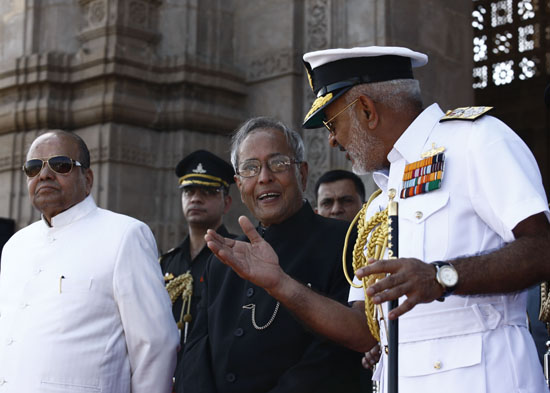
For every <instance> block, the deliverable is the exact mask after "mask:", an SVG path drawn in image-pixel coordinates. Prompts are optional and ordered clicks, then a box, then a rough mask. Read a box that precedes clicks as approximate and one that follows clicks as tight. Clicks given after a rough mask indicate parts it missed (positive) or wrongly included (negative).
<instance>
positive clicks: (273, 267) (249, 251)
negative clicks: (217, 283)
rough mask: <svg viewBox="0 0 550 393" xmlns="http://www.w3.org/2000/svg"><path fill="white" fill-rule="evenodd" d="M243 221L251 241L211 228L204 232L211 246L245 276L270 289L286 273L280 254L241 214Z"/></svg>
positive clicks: (242, 223) (215, 252)
mask: <svg viewBox="0 0 550 393" xmlns="http://www.w3.org/2000/svg"><path fill="white" fill-rule="evenodd" d="M239 225H240V226H241V228H242V230H243V232H244V234H245V235H246V236H247V237H248V239H249V240H250V243H247V242H243V241H238V240H233V239H228V238H224V237H223V236H220V235H219V234H218V233H216V231H213V230H211V229H209V230H208V231H207V233H206V235H205V236H204V239H205V240H206V244H207V245H208V248H210V250H212V252H213V253H214V254H215V255H216V256H217V257H218V258H219V259H220V261H222V262H223V263H225V264H226V265H228V266H229V267H231V268H232V269H233V270H234V271H235V273H237V274H238V275H239V276H240V277H242V278H244V279H245V280H248V281H250V282H253V283H254V284H256V285H258V286H260V287H262V288H264V289H265V290H267V291H269V290H270V289H273V288H275V287H277V286H278V285H279V284H280V281H281V279H282V277H283V276H284V272H283V270H282V269H281V267H280V266H279V258H278V257H277V254H276V253H275V251H274V250H273V248H272V247H271V246H270V245H269V244H268V243H267V242H266V241H265V240H264V239H263V238H262V237H261V236H260V235H259V234H258V232H257V231H256V229H255V228H254V225H252V223H251V222H250V220H249V219H248V218H247V217H245V216H241V217H239Z"/></svg>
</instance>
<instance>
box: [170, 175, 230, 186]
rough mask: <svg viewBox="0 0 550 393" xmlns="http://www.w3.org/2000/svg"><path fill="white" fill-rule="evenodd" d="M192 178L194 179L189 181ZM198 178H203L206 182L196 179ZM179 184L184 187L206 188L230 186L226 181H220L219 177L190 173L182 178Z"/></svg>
mask: <svg viewBox="0 0 550 393" xmlns="http://www.w3.org/2000/svg"><path fill="white" fill-rule="evenodd" d="M190 177H192V178H193V179H191V180H187V179H189V178H190ZM197 177H201V178H203V179H205V180H197V179H195V178H197ZM208 180H211V181H208ZM179 183H180V185H182V186H187V185H191V184H196V185H198V186H206V187H221V186H222V185H223V186H225V187H227V188H229V184H228V183H227V182H226V181H224V180H222V179H220V178H219V177H217V176H212V175H203V174H200V173H189V174H187V175H185V176H182V177H180V180H179Z"/></svg>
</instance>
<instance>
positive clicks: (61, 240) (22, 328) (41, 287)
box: [0, 196, 179, 393]
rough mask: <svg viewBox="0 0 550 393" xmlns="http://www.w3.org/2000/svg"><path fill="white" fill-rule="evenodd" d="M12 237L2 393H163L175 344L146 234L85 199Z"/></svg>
mask: <svg viewBox="0 0 550 393" xmlns="http://www.w3.org/2000/svg"><path fill="white" fill-rule="evenodd" d="M51 221H52V227H49V226H48V225H47V223H46V222H45V221H44V220H41V221H38V222H35V223H34V224H31V225H29V226H28V227H26V228H24V229H22V230H20V231H19V232H17V233H16V234H15V235H14V236H13V237H12V238H11V239H10V240H9V241H8V243H6V245H5V246H4V249H3V252H2V260H1V263H2V265H1V269H2V270H1V273H0V393H8V392H9V393H41V392H71V393H76V392H88V393H90V392H107V393H127V392H133V393H139V392H142V393H157V392H158V393H167V392H169V391H170V388H171V382H172V375H173V371H174V367H175V361H176V351H177V346H178V344H179V338H178V333H177V328H176V325H175V322H174V318H173V317H172V311H171V304H170V299H169V297H168V294H167V292H166V290H165V288H164V281H163V279H162V274H161V272H160V267H159V265H158V263H157V249H156V243H155V240H154V237H153V234H152V233H151V231H150V230H149V228H148V227H147V226H146V225H145V224H143V223H142V222H140V221H137V220H135V219H133V218H130V217H127V216H123V215H120V214H116V213H113V212H110V211H108V210H103V209H100V208H98V207H97V206H96V204H95V202H94V200H93V198H92V197H91V196H89V197H88V198H86V199H85V200H84V201H82V202H80V203H79V204H77V205H75V206H73V207H71V208H70V209H68V210H66V211H64V212H62V213H60V214H58V215H56V216H55V217H53V218H52V220H51Z"/></svg>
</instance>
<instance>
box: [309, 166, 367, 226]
mask: <svg viewBox="0 0 550 393" xmlns="http://www.w3.org/2000/svg"><path fill="white" fill-rule="evenodd" d="M315 195H316V196H317V208H316V209H315V213H317V214H320V215H322V216H323V217H330V218H336V219H338V220H344V221H348V222H351V221H353V219H354V218H355V215H356V214H357V212H359V210H360V209H361V206H362V205H363V202H365V185H364V184H363V182H362V181H361V179H360V178H359V176H357V175H356V174H355V173H353V172H349V171H345V170H342V169H336V170H332V171H328V172H325V173H324V174H323V175H322V176H321V177H320V178H319V180H317V182H316V183H315Z"/></svg>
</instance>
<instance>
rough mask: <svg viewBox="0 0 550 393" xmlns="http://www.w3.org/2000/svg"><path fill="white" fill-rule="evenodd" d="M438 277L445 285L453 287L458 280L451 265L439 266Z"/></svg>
mask: <svg viewBox="0 0 550 393" xmlns="http://www.w3.org/2000/svg"><path fill="white" fill-rule="evenodd" d="M439 277H440V279H441V281H442V282H443V285H445V286H446V287H454V286H455V285H456V283H457V282H458V273H457V272H456V270H455V269H454V268H453V267H451V266H447V265H446V266H441V268H440V269H439Z"/></svg>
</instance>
